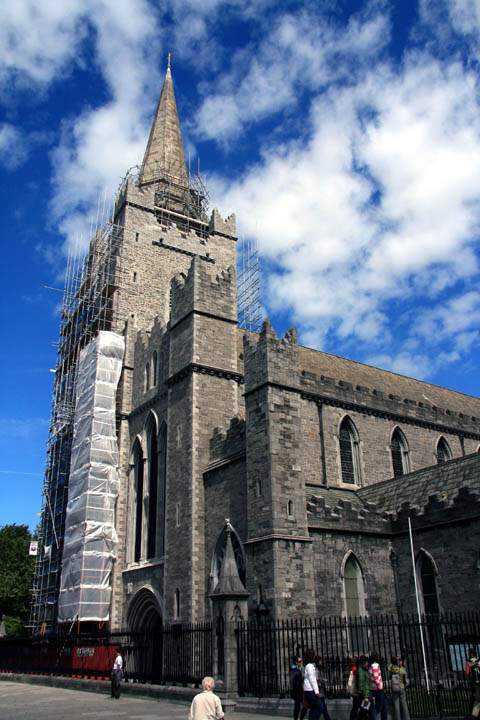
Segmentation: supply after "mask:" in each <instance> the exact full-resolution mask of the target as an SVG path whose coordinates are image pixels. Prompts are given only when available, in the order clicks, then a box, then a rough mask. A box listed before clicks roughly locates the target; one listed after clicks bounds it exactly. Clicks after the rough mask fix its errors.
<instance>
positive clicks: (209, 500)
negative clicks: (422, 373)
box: [110, 68, 480, 630]
mask: <svg viewBox="0 0 480 720" xmlns="http://www.w3.org/2000/svg"><path fill="white" fill-rule="evenodd" d="M115 222H116V223H117V225H119V226H121V227H122V228H123V234H122V243H123V247H122V257H123V261H122V262H123V268H124V270H123V272H124V282H123V287H122V289H121V293H122V297H120V298H119V301H118V302H119V304H120V305H121V304H122V303H123V305H124V306H125V308H126V310H125V313H124V318H125V319H124V321H123V324H122V325H121V327H120V326H119V327H117V328H115V327H113V326H112V329H113V330H115V331H116V332H119V333H121V334H122V335H123V337H124V339H125V355H124V357H123V364H122V370H121V376H120V382H119V385H118V389H117V396H116V398H117V399H116V408H117V410H116V412H117V438H118V447H119V453H120V456H119V467H120V484H119V495H118V499H117V502H116V512H115V527H116V532H117V534H118V547H117V550H116V561H115V564H114V568H113V573H112V578H111V580H112V599H111V609H110V626H111V627H112V629H116V628H129V629H132V630H148V629H152V630H153V629H155V628H158V627H159V625H160V623H162V622H163V623H166V622H168V623H170V622H184V623H185V622H199V621H203V620H208V619H209V618H210V617H211V602H212V601H211V597H210V596H211V594H212V592H213V591H214V590H215V587H216V585H217V583H218V579H219V574H220V571H221V567H222V562H223V558H224V556H225V551H226V543H227V539H228V538H231V542H232V546H233V551H234V554H235V559H236V565H237V571H238V577H237V578H236V582H237V583H238V579H240V580H241V582H242V585H243V587H245V589H246V592H247V593H248V609H249V613H251V614H254V615H255V614H263V615H266V616H268V617H271V618H274V619H278V618H291V617H300V616H304V617H305V616H326V615H337V616H338V615H343V616H352V615H365V614H374V613H393V612H397V611H400V612H414V611H415V609H416V600H415V592H414V579H413V570H412V556H411V552H410V540H409V534H408V520H409V519H410V520H411V524H412V529H413V540H414V563H415V571H416V574H417V579H418V583H419V589H420V598H421V603H422V610H423V611H425V612H443V611H447V610H470V609H474V608H477V606H478V593H479V589H480V456H479V454H478V451H479V447H480V400H479V399H477V398H475V397H470V396H467V395H463V394H461V393H458V392H453V391H451V390H447V389H445V388H442V387H438V386H435V385H431V384H429V383H425V382H421V381H418V380H415V379H412V378H408V377H404V376H401V375H397V374H394V373H392V372H388V371H385V370H381V369H377V368H375V367H370V366H367V365H363V364H361V363H358V362H353V361H351V360H348V359H345V358H341V357H337V356H335V355H331V354H328V353H325V352H319V351H316V350H312V349H309V348H306V347H302V346H301V345H299V344H298V343H297V340H296V333H295V331H294V330H292V331H289V332H288V333H287V334H286V335H285V337H283V338H281V337H277V336H276V334H275V331H274V330H273V328H272V327H271V325H270V324H269V323H268V322H267V321H266V322H265V323H264V325H263V328H262V331H261V332H260V333H253V332H249V331H247V330H245V329H242V328H241V327H239V325H238V323H237V284H236V253H237V235H236V224H235V216H234V215H230V216H229V217H227V218H226V219H223V218H222V217H221V216H220V214H219V213H218V211H216V210H214V211H213V213H212V214H211V216H210V217H206V215H205V206H204V200H203V196H202V192H201V188H199V187H195V186H194V185H193V184H192V182H191V179H190V177H189V173H188V170H187V167H186V164H185V157H184V149H183V145H182V137H181V130H180V123H179V118H178V114H177V107H176V102H175V96H174V89H173V81H172V75H171V71H170V68H168V70H167V73H166V77H165V81H164V85H163V89H162V93H161V97H160V100H159V103H158V106H157V110H156V114H155V118H154V121H153V125H152V129H151V132H150V137H149V140H148V145H147V148H146V152H145V157H144V160H143V164H142V166H141V169H140V172H139V174H138V176H137V177H133V176H131V177H129V179H128V181H127V182H125V184H124V185H123V187H122V190H121V192H120V194H119V196H118V198H117V202H116V207H115ZM226 519H229V523H228V528H229V529H230V528H231V531H230V532H228V533H227V530H226ZM228 542H230V540H228Z"/></svg>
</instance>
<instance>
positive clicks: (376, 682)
mask: <svg viewBox="0 0 480 720" xmlns="http://www.w3.org/2000/svg"><path fill="white" fill-rule="evenodd" d="M368 675H369V677H370V687H371V689H372V695H373V699H374V701H375V713H376V715H379V714H380V718H381V720H387V698H386V696H385V692H384V690H383V679H382V671H381V669H380V662H379V658H378V657H377V656H376V655H372V657H371V658H370V667H369V669H368Z"/></svg>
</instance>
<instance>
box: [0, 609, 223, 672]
mask: <svg viewBox="0 0 480 720" xmlns="http://www.w3.org/2000/svg"><path fill="white" fill-rule="evenodd" d="M120 646H121V648H122V655H123V657H124V660H125V666H126V674H127V677H128V678H130V679H132V680H136V681H138V682H153V683H191V684H194V685H199V684H200V683H201V680H202V678H203V677H204V676H205V675H211V674H212V671H213V644H212V626H211V624H210V623H197V624H187V623H183V624H174V625H166V626H164V627H163V628H162V631H161V632H158V633H134V632H113V633H102V634H100V633H99V634H88V635H79V636H74V635H68V636H66V637H60V636H53V637H48V638H45V639H39V638H25V639H19V638H12V639H4V640H1V641H0V672H1V671H3V672H6V671H9V672H21V673H44V674H56V675H72V676H79V677H92V678H102V677H103V678H105V677H109V676H110V672H111V668H112V666H113V661H114V658H115V654H116V650H117V648H118V647H120Z"/></svg>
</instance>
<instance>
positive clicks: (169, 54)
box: [167, 52, 172, 70]
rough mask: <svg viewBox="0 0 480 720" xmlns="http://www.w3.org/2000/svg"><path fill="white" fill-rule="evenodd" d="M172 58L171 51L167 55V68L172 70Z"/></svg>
mask: <svg viewBox="0 0 480 720" xmlns="http://www.w3.org/2000/svg"><path fill="white" fill-rule="evenodd" d="M171 59H172V53H171V52H169V53H168V57H167V70H170V62H171Z"/></svg>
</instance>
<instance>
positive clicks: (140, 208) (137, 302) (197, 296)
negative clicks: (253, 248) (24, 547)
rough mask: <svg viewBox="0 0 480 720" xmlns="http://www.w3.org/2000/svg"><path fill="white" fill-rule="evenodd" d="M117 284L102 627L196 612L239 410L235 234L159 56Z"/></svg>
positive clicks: (127, 195) (123, 219) (128, 192)
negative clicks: (216, 461)
mask: <svg viewBox="0 0 480 720" xmlns="http://www.w3.org/2000/svg"><path fill="white" fill-rule="evenodd" d="M115 214H116V215H115V217H116V222H118V223H119V225H121V226H122V227H123V228H124V231H123V232H124V257H123V265H124V267H125V268H126V271H125V272H126V276H127V277H126V279H127V280H128V282H129V292H128V293H125V294H124V296H123V298H122V299H121V300H120V305H121V307H122V309H121V311H120V313H119V314H120V315H121V316H122V317H124V318H125V329H124V332H125V337H126V353H125V361H124V371H123V374H122V378H121V381H120V385H119V391H118V402H117V409H118V418H119V444H120V473H121V481H120V493H119V498H118V502H117V513H116V529H117V533H118V536H119V546H118V553H117V561H116V564H115V569H114V578H113V599H112V617H111V623H112V627H122V626H123V627H126V626H128V627H129V628H131V629H134V630H136V629H142V630H143V629H146V628H148V627H156V625H157V624H158V622H159V617H161V621H162V622H163V621H173V620H181V621H183V622H192V621H196V620H203V619H204V610H205V608H204V599H205V587H204V586H205V578H204V565H205V558H204V550H203V547H204V518H203V515H204V504H203V476H202V471H203V468H204V467H205V466H206V464H207V462H208V453H209V440H210V437H211V435H212V433H213V428H214V427H216V426H217V425H218V424H221V423H228V421H229V420H230V418H231V417H232V415H234V414H235V413H236V412H237V406H238V394H239V376H238V375H237V374H236V370H237V344H236V272H235V266H236V229H235V217H234V216H233V215H232V216H230V217H229V218H227V219H226V220H223V219H222V218H221V217H220V214H219V213H218V211H216V210H214V211H213V212H212V213H211V215H210V216H207V197H206V191H205V188H204V186H203V185H202V182H201V181H200V178H199V177H198V176H192V175H191V174H190V173H189V171H188V169H187V167H186V163H185V153H184V148H183V142H182V134H181V129H180V122H179V118H178V113H177V105H176V100H175V93H174V86H173V79H172V73H171V69H170V65H169V66H168V68H167V71H166V75H165V80H164V84H163V88H162V92H161V95H160V100H159V102H158V105H157V108H156V111H155V116H154V120H153V123H152V128H151V131H150V135H149V139H148V143H147V147H146V151H145V156H144V158H143V162H142V165H141V168H140V171H139V174H138V177H131V178H129V179H128V181H127V182H126V183H125V185H124V188H123V190H122V192H121V194H120V195H119V198H118V200H117V205H116V210H115Z"/></svg>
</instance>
